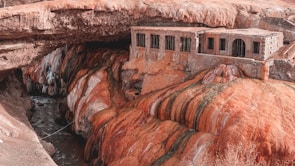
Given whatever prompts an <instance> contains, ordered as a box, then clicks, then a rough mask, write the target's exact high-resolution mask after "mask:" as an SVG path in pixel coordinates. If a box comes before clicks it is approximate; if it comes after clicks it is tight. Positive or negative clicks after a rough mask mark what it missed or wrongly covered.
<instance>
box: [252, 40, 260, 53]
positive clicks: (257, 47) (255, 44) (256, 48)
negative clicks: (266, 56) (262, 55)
mask: <svg viewBox="0 0 295 166" xmlns="http://www.w3.org/2000/svg"><path fill="white" fill-rule="evenodd" d="M259 50H260V42H253V53H254V54H259Z"/></svg>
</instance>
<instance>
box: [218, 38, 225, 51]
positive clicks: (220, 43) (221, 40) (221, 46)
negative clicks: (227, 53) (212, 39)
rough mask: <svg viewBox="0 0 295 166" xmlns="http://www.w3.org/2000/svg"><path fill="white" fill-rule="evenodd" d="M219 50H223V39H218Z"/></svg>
mask: <svg viewBox="0 0 295 166" xmlns="http://www.w3.org/2000/svg"><path fill="white" fill-rule="evenodd" d="M219 50H225V39H220V41H219Z"/></svg>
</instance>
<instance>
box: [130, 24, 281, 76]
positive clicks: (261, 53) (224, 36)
mask: <svg viewBox="0 0 295 166" xmlns="http://www.w3.org/2000/svg"><path fill="white" fill-rule="evenodd" d="M282 46H283V34H282V33H281V32H273V31H268V30H262V29H256V28H250V29H225V28H206V27H145V26H135V27H132V28H131V46H130V60H132V59H134V58H145V59H146V60H147V61H159V60H163V59H164V58H165V59H169V60H170V61H171V62H174V63H178V64H180V65H182V66H183V68H184V70H186V71H188V72H191V74H195V73H197V72H199V71H201V70H204V69H208V68H212V67H215V66H217V65H218V64H234V65H236V66H238V67H239V68H240V69H242V70H243V72H244V74H245V75H247V76H249V77H252V78H258V79H267V78H268V74H269V65H271V63H272V62H269V61H268V59H271V56H272V55H273V54H274V53H275V52H276V51H278V50H279V49H280V47H282Z"/></svg>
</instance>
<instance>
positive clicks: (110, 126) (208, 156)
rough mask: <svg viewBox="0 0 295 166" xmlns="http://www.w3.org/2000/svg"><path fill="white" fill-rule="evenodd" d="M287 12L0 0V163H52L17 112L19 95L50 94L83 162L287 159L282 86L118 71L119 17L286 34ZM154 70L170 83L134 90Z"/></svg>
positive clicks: (219, 5) (227, 71)
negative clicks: (0, 3) (7, 0)
mask: <svg viewBox="0 0 295 166" xmlns="http://www.w3.org/2000/svg"><path fill="white" fill-rule="evenodd" d="M260 4H263V7H261V6H262V5H260ZM11 5H13V4H11ZM16 5H17V3H16ZM294 18H295V4H294V3H293V2H292V1H278V0H277V1H274V0H273V1H264V0H260V1H255V2H252V1H250V0H249V1H243V2H239V3H237V2H235V1H227V2H222V1H206V2H205V1H201V0H197V1H190V0H189V1H171V2H167V1H152V0H149V1H128V0H126V1H124V2H122V1H112V2H110V1H103V0H90V1H86V2H81V1H75V0H71V1H68V0H62V1H56V0H55V1H46V2H38V3H33V4H31V3H29V4H26V5H19V6H13V7H5V8H2V9H0V20H1V22H0V38H1V41H0V64H1V65H0V70H1V73H0V76H1V93H0V94H1V96H0V97H1V106H2V108H3V109H1V117H2V118H1V119H2V120H1V125H0V129H1V130H0V146H1V148H0V149H1V150H2V151H1V150H0V158H1V159H0V165H29V164H28V163H30V164H31V165H41V164H40V163H42V165H55V163H54V162H53V161H52V159H51V158H50V157H49V155H48V154H47V153H46V152H45V151H44V149H43V148H42V146H41V144H40V141H39V140H38V137H37V136H36V134H34V132H33V130H32V127H30V124H29V123H28V120H27V119H26V114H25V113H26V112H28V110H29V109H30V105H31V103H30V100H29V98H28V96H27V95H28V94H27V92H28V93H30V94H42V95H49V96H52V97H57V96H58V97H60V98H61V99H60V101H59V102H58V108H57V111H58V112H59V113H60V115H61V116H62V118H65V119H66V120H67V122H68V123H71V122H72V123H73V125H71V128H72V130H73V131H74V132H75V133H76V134H78V135H81V136H83V138H84V139H85V140H86V141H87V142H86V146H85V148H84V158H85V160H86V161H87V162H88V163H89V165H130V164H132V165H232V164H234V165H283V164H287V165H292V164H294V162H295V157H294V156H295V142H294V141H295V132H294V131H295V125H294V120H295V119H294V118H295V110H294V104H293V103H294V99H295V98H294V97H295V96H294V95H295V91H294V89H295V84H294V83H291V82H285V81H278V80H265V81H262V80H256V79H251V78H246V77H244V76H243V74H242V72H240V71H239V69H238V68H236V67H235V66H226V65H220V66H217V67H216V68H215V69H211V70H205V71H203V72H200V73H198V74H196V75H188V74H187V73H186V72H184V71H181V70H179V69H178V68H168V67H166V66H167V65H166V64H158V65H157V66H155V68H154V69H153V71H148V72H146V73H145V75H146V76H148V77H150V78H153V79H150V81H149V82H143V75H141V74H140V73H141V71H144V70H143V69H142V68H144V65H143V66H142V68H137V67H134V69H132V70H130V66H131V67H132V64H130V63H127V62H128V57H129V50H128V46H129V44H130V41H129V40H130V38H129V35H130V26H131V25H170V26H208V27H227V28H247V27H259V28H263V29H269V30H276V31H281V32H283V33H284V35H285V39H284V41H285V43H291V42H293V41H294V39H295V34H294V32H295V29H294V28H295V27H294ZM45 55H46V56H45ZM136 63H138V64H140V63H141V62H136ZM126 65H128V66H129V68H128V69H126ZM137 66H140V65H137ZM20 68H21V69H20ZM167 68H168V70H167ZM165 71H166V73H165V74H169V75H171V77H173V78H176V79H175V80H177V81H175V82H171V84H170V86H168V87H161V89H160V90H157V91H152V92H150V93H146V94H145V93H142V91H141V88H142V86H161V84H163V82H165V81H166V82H167V80H161V75H162V74H163V72H165ZM21 81H22V82H23V84H24V85H22V83H20V82H21ZM36 147H37V148H36ZM16 149H22V150H23V151H22V150H21V151H19V152H18V154H17V155H14V154H15V152H16ZM30 149H36V151H31V150H30ZM6 154H7V155H6ZM15 158H16V159H15Z"/></svg>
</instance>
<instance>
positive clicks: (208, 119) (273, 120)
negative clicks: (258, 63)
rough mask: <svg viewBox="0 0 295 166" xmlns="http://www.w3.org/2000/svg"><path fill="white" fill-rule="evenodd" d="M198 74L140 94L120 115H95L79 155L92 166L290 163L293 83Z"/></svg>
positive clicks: (109, 112) (111, 112)
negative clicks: (212, 79) (209, 78)
mask: <svg viewBox="0 0 295 166" xmlns="http://www.w3.org/2000/svg"><path fill="white" fill-rule="evenodd" d="M203 76H204V73H201V74H199V75H197V76H196V78H194V79H192V80H190V81H187V82H185V83H182V84H179V85H177V86H174V87H170V88H166V89H163V90H160V91H157V92H154V93H152V94H148V95H146V96H142V97H141V98H140V99H137V100H135V101H133V102H130V103H128V104H127V105H126V106H125V107H126V109H123V110H121V111H120V112H119V114H118V113H116V111H114V110H104V111H103V112H99V113H97V114H96V115H94V118H92V121H93V123H92V124H93V126H94V127H93V129H94V130H93V132H92V135H91V136H90V138H89V140H88V143H87V146H86V149H85V155H86V156H85V157H86V158H87V159H88V160H91V159H93V158H95V160H92V161H93V164H94V165H95V164H97V163H103V164H106V165H125V164H127V163H132V164H134V165H141V164H142V165H200V164H202V165H216V164H221V165H231V164H233V163H238V165H255V164H257V163H262V164H267V165H270V164H274V163H276V162H277V163H283V162H286V163H289V164H290V163H292V162H294V159H295V158H294V152H295V142H294V140H295V135H294V132H293V131H294V129H295V126H294V123H293V121H294V119H293V118H292V117H294V115H295V112H294V109H293V107H294V106H293V103H294V101H293V100H294V97H295V91H294V86H295V85H294V84H291V83H284V82H280V81H264V82H263V81H260V80H255V79H245V78H244V79H241V78H240V79H237V80H235V81H232V82H227V83H217V84H216V83H211V84H206V85H204V84H202V83H201V82H202V78H203ZM107 122H108V123H107ZM97 152H98V154H97Z"/></svg>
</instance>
